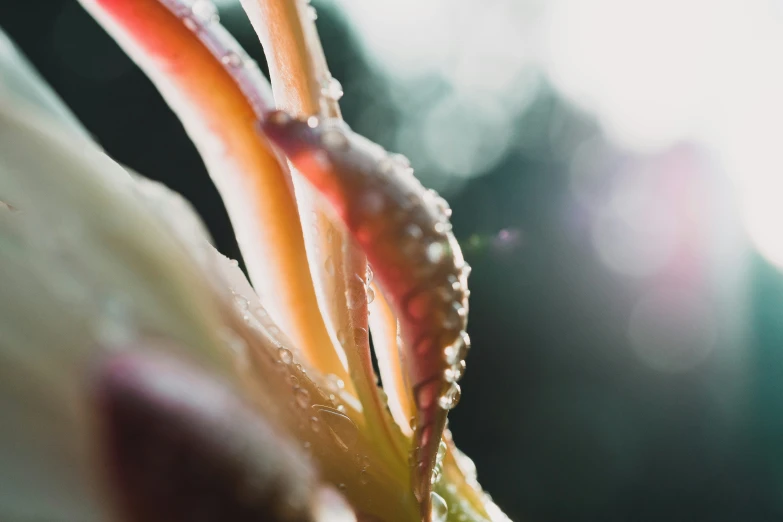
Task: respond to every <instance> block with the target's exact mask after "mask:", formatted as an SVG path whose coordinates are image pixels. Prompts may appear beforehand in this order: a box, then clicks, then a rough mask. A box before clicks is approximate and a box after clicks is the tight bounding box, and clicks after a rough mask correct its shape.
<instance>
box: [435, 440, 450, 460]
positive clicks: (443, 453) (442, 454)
mask: <svg viewBox="0 0 783 522" xmlns="http://www.w3.org/2000/svg"><path fill="white" fill-rule="evenodd" d="M446 449H447V447H446V443H445V442H443V441H440V444H438V454H437V455H436V456H435V462H436V463H439V462H443V458H444V457H445V456H446Z"/></svg>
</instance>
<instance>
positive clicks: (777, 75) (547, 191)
mask: <svg viewBox="0 0 783 522" xmlns="http://www.w3.org/2000/svg"><path fill="white" fill-rule="evenodd" d="M315 5H316V7H317V8H318V15H319V17H318V20H317V24H318V27H319V30H320V32H321V36H322V38H323V43H324V48H325V52H326V55H327V59H328V61H329V63H330V66H331V69H332V73H333V75H334V76H335V77H336V78H338V79H339V80H340V81H341V82H342V85H343V88H344V91H345V96H344V98H343V100H342V107H343V109H344V115H345V118H346V120H347V121H348V122H349V123H350V124H351V125H352V126H353V127H354V128H355V129H356V130H357V131H359V132H360V133H363V134H365V135H367V136H368V137H370V138H371V139H373V140H375V141H378V142H379V143H381V144H382V145H384V146H385V147H387V148H388V149H390V150H394V151H397V152H402V153H404V154H406V155H408V156H409V157H410V159H411V161H412V163H413V166H414V167H415V168H416V172H417V175H418V176H419V177H420V178H421V179H422V181H423V182H424V183H425V184H426V185H427V186H430V187H433V188H436V189H438V190H440V191H441V193H442V194H443V195H444V196H445V197H446V198H447V199H448V200H449V201H450V203H451V205H452V208H453V210H454V217H453V223H454V229H455V233H456V235H457V237H458V238H459V240H460V241H461V243H462V245H463V248H464V250H465V254H466V257H467V259H468V261H469V262H470V264H471V265H472V266H473V268H474V270H473V275H472V276H471V289H472V301H471V316H470V324H469V333H470V335H471V337H472V339H473V346H474V349H473V350H472V352H471V354H470V357H469V359H468V369H467V373H466V376H465V378H464V380H463V391H464V393H463V398H462V402H461V404H460V406H459V407H458V408H456V409H455V410H454V411H453V413H452V414H451V415H450V423H451V428H452V431H453V432H454V436H455V439H456V441H457V443H458V445H459V446H460V447H461V448H462V449H463V450H464V451H465V452H466V453H467V454H468V455H469V456H471V457H472V458H473V459H474V461H475V462H476V464H477V466H478V471H479V479H480V481H481V483H482V484H483V486H484V487H485V488H486V490H487V491H489V492H490V493H491V494H492V496H493V498H494V499H495V501H496V502H497V503H498V504H499V505H500V506H501V507H502V508H503V509H504V510H506V512H507V513H508V515H509V516H511V518H512V519H514V520H518V521H530V522H549V521H566V520H567V521H602V522H614V521H617V522H620V521H634V522H645V521H656V522H659V521H661V520H666V521H671V522H674V521H716V522H718V521H772V520H783V277H781V273H780V268H779V267H780V266H783V210H782V209H783V205H781V202H783V170H782V169H781V167H782V166H783V165H781V163H783V162H781V158H780V153H779V150H780V148H781V147H780V140H782V139H783V127H782V125H783V124H781V122H783V105H781V104H782V102H781V99H783V96H781V93H783V71H782V70H781V67H782V66H783V65H782V64H783V45H781V38H780V36H779V35H780V34H783V31H781V30H780V29H783V7H782V6H783V3H781V2H773V1H767V0H748V1H747V2H743V1H741V0H738V1H736V2H731V1H728V0H726V1H722V2H704V1H702V0H683V1H681V2H674V1H672V0H660V1H659V2H651V1H646V0H628V1H619V0H585V1H582V2H580V1H577V0H552V1H551V2H543V1H534V0H487V1H485V2H477V1H473V2H469V1H467V0H453V1H449V2H444V1H441V0H419V1H416V2H414V1H413V0H398V1H396V2H395V1H391V0H335V1H334V2H326V3H321V4H315ZM219 7H220V12H221V20H222V22H223V23H224V24H225V25H226V26H227V27H228V29H229V30H230V31H231V32H232V33H233V34H234V35H235V36H236V37H237V38H238V39H239V40H240V41H241V42H242V44H243V45H244V46H245V47H246V49H247V50H248V51H249V52H250V54H251V55H252V56H253V57H255V58H256V59H257V60H259V61H262V54H261V50H260V46H259V45H258V43H257V40H256V38H255V35H254V34H253V32H252V29H251V27H250V25H249V23H248V22H247V21H246V19H245V18H244V14H243V13H242V11H241V9H239V8H238V7H237V5H236V3H235V2H231V1H226V0H223V1H222V2H220V4H219ZM0 25H1V26H2V27H3V29H4V30H6V31H7V32H8V33H9V34H10V36H11V37H12V38H13V39H14V40H15V41H16V42H17V43H18V44H19V45H20V47H21V48H22V49H23V51H24V52H25V53H26V54H27V56H28V57H29V59H30V60H31V61H32V62H33V64H34V65H35V66H36V67H37V68H38V69H39V70H40V72H41V73H42V75H43V76H44V77H45V78H46V79H47V80H48V81H49V82H50V83H51V85H52V86H53V87H54V89H55V90H56V91H57V92H58V93H59V94H60V95H61V97H62V98H63V99H64V100H65V101H66V102H67V104H68V105H69V106H70V107H71V108H72V109H73V111H74V112H75V113H76V115H77V116H78V117H79V118H80V119H81V121H82V122H83V123H84V124H85V126H86V127H87V128H88V129H89V130H90V132H92V133H93V134H94V136H95V137H96V139H97V140H98V141H99V142H100V143H101V145H102V146H103V147H105V148H106V150H107V151H108V153H109V154H110V155H112V156H113V157H114V158H116V159H117V160H118V161H120V162H122V163H125V164H127V165H129V166H131V167H132V168H134V169H135V170H138V171H139V172H141V173H144V174H145V175H147V176H149V177H152V178H155V179H158V180H161V181H163V182H165V183H166V184H167V185H168V186H170V187H172V188H173V189H175V190H177V191H179V192H180V193H182V194H184V195H185V196H186V197H187V198H188V199H189V200H190V201H191V202H193V204H194V205H195V206H196V208H197V209H198V210H199V212H200V213H201V215H202V216H203V217H204V219H205V221H206V222H207V224H208V225H209V227H210V229H211V230H212V232H213V234H214V236H215V238H216V240H217V243H218V246H219V247H220V249H221V250H222V251H223V252H224V253H225V254H226V255H228V256H230V257H233V258H237V257H239V252H238V250H237V246H236V244H235V243H234V240H233V238H232V234H231V229H230V225H229V222H228V219H227V217H226V215H225V211H224V209H223V207H222V205H221V203H220V199H219V198H218V196H217V193H216V191H215V190H214V188H213V187H212V185H211V182H210V181H209V178H208V176H207V174H206V172H205V170H204V167H203V165H202V163H201V161H200V159H199V157H198V155H197V154H196V151H195V149H194V147H193V146H192V144H191V143H190V142H189V140H188V138H187V136H186V135H185V133H184V132H183V130H182V128H181V126H180V124H179V123H178V121H177V120H176V119H175V118H174V116H173V115H172V114H171V112H170V111H169V109H168V108H167V107H166V106H165V104H164V103H163V101H162V100H161V98H160V96H159V95H158V94H157V93H156V92H155V90H154V89H153V87H152V86H151V84H150V83H149V82H148V81H147V80H146V79H145V77H144V76H143V75H142V74H141V73H140V72H139V71H138V70H137V69H136V67H135V66H134V65H133V64H132V63H131V62H130V61H129V60H128V59H127V58H126V57H125V56H124V55H123V53H122V52H121V51H120V50H119V49H118V48H117V46H116V45H115V44H114V43H113V42H112V41H111V40H110V39H109V38H108V37H107V36H106V35H105V34H104V33H103V31H102V30H101V29H100V28H99V27H98V26H97V25H96V24H95V23H94V22H93V21H92V20H91V19H90V18H89V17H88V16H87V15H86V14H85V13H84V12H83V11H82V10H81V8H80V7H79V6H78V5H77V4H76V2H74V1H68V0H62V1H61V0H29V1H27V2H12V1H6V2H2V3H0ZM778 87H781V88H780V89H778Z"/></svg>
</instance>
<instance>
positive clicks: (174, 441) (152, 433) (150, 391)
mask: <svg viewBox="0 0 783 522" xmlns="http://www.w3.org/2000/svg"><path fill="white" fill-rule="evenodd" d="M148 349H149V347H148V346H142V347H139V348H136V349H133V352H135V353H125V354H121V355H119V356H114V357H111V358H109V359H108V360H107V361H105V362H103V363H102V364H101V366H100V369H99V371H98V372H97V374H98V375H97V379H96V380H97V382H96V386H95V395H96V401H95V402H96V403H97V405H98V415H97V417H98V425H99V431H100V433H101V435H102V436H101V437H100V439H101V442H102V444H101V446H102V448H103V454H104V455H105V462H106V463H107V466H106V468H107V469H106V471H107V472H106V475H107V478H109V479H110V483H111V484H112V485H113V486H114V487H113V488H112V489H113V491H114V495H113V497H114V498H116V499H117V504H118V505H119V506H121V512H122V515H123V516H122V518H123V519H128V520H139V521H141V520H144V521H145V522H191V521H192V522H196V521H200V522H208V521H215V522H218V521H223V520H231V521H234V522H242V521H248V522H249V521H252V520H270V521H279V522H285V521H290V522H307V521H312V520H313V513H312V512H313V509H314V507H315V506H314V504H315V501H316V499H315V473H314V472H313V470H312V467H311V465H310V463H309V462H308V461H307V459H306V458H305V457H304V455H303V454H302V452H301V451H300V449H299V448H298V447H296V446H294V445H292V444H291V442H289V441H287V440H286V439H285V438H284V437H281V435H280V434H279V433H276V432H275V430H273V429H272V427H271V426H270V425H269V424H268V423H266V422H264V420H263V419H261V418H259V417H258V416H257V415H256V414H255V413H254V412H253V411H252V410H251V409H250V408H248V406H247V405H246V404H244V402H243V401H242V400H241V399H240V398H239V397H238V396H237V395H236V393H235V391H234V390H232V389H231V387H230V386H229V385H228V384H227V383H225V382H221V381H220V380H218V379H215V378H213V377H212V376H211V375H208V374H205V373H204V372H202V371H200V370H199V369H198V368H197V367H189V366H188V365H187V364H184V363H183V362H181V361H177V360H176V359H174V358H171V357H161V356H160V355H155V354H153V353H150V354H147V353H144V352H145V351H147V350H148Z"/></svg>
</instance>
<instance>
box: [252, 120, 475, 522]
mask: <svg viewBox="0 0 783 522" xmlns="http://www.w3.org/2000/svg"><path fill="white" fill-rule="evenodd" d="M264 130H265V132H266V134H267V136H269V137H270V138H271V139H272V140H273V141H274V142H275V143H277V144H278V145H279V146H280V147H281V148H282V149H283V150H284V151H285V153H286V154H287V156H288V157H289V158H290V160H291V161H292V163H293V164H294V165H295V166H296V167H297V168H298V169H299V171H300V172H302V173H303V174H305V175H306V176H307V177H308V179H309V180H310V181H311V182H312V183H313V185H315V186H316V187H317V188H318V190H320V191H321V192H322V193H323V194H325V195H326V197H327V198H328V200H329V201H330V202H331V204H332V205H333V207H334V208H335V210H336V211H337V213H338V215H340V217H341V218H342V219H343V220H344V221H345V223H346V224H347V226H348V228H349V229H350V231H351V232H352V234H353V235H354V237H355V238H356V239H357V241H358V242H359V244H360V245H361V246H362V248H363V249H364V251H365V252H366V254H367V257H368V259H369V261H370V263H371V264H372V265H373V267H375V273H376V274H377V279H378V281H379V283H380V285H381V287H382V288H383V290H384V292H385V294H386V295H387V296H388V298H389V300H390V302H391V303H392V306H393V307H394V309H395V312H396V313H397V316H398V317H399V319H400V324H401V330H402V337H403V341H404V343H403V350H404V355H405V358H406V361H407V373H408V375H409V376H410V380H411V384H412V385H413V394H414V397H415V400H416V405H417V415H416V432H415V445H414V447H415V448H417V450H416V452H415V454H414V456H413V457H414V462H416V466H414V473H415V482H414V484H415V488H416V489H415V492H416V494H417V496H418V497H419V499H420V501H421V502H422V509H423V513H424V514H428V513H429V501H430V499H429V492H430V475H431V473H432V470H433V468H434V466H435V462H436V456H437V450H438V445H439V442H440V438H441V437H440V435H441V433H442V431H443V428H444V426H445V422H446V414H447V412H448V410H449V409H451V408H452V407H453V406H454V405H456V403H457V402H458V400H459V394H460V389H459V385H458V384H457V383H456V381H457V380H458V379H459V377H460V376H461V374H462V365H463V364H464V361H463V359H464V356H465V355H466V352H467V349H468V347H469V340H468V337H467V334H466V333H465V326H466V321H467V288H466V286H467V276H468V273H469V268H468V267H467V265H466V264H465V261H464V259H463V257H462V253H461V251H460V248H459V245H458V243H457V241H456V239H455V238H454V235H453V234H452V233H451V226H450V224H449V222H448V211H447V208H446V207H445V203H443V202H442V200H441V199H440V198H439V197H437V195H435V194H434V193H431V192H428V191H426V190H425V189H424V188H423V187H422V186H421V184H420V183H419V182H418V180H416V179H415V178H414V177H413V176H412V174H411V173H410V172H409V169H408V167H407V165H401V164H400V162H399V161H395V160H394V158H390V157H389V156H388V154H387V153H386V152H385V151H383V150H382V149H381V148H380V147H378V146H377V145H375V144H372V143H371V142H369V141H368V140H366V139H364V138H361V137H360V136H358V135H356V134H354V133H352V132H351V131H350V130H348V129H347V128H345V126H344V125H336V124H332V123H331V122H325V123H324V124H322V125H317V126H312V125H311V124H308V122H303V121H300V120H293V119H290V118H289V119H286V118H281V117H275V118H273V117H270V118H268V119H267V121H266V122H265V124H264Z"/></svg>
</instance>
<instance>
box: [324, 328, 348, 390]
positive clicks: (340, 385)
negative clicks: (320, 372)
mask: <svg viewBox="0 0 783 522" xmlns="http://www.w3.org/2000/svg"><path fill="white" fill-rule="evenodd" d="M340 333H342V330H340V332H338V333H337V336H338V338H339V336H340ZM326 383H327V386H328V387H329V389H330V390H332V391H341V390H343V389H345V382H343V380H342V379H341V378H339V377H338V376H336V375H335V374H333V373H330V374H329V375H327V376H326Z"/></svg>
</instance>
